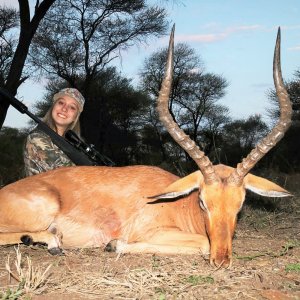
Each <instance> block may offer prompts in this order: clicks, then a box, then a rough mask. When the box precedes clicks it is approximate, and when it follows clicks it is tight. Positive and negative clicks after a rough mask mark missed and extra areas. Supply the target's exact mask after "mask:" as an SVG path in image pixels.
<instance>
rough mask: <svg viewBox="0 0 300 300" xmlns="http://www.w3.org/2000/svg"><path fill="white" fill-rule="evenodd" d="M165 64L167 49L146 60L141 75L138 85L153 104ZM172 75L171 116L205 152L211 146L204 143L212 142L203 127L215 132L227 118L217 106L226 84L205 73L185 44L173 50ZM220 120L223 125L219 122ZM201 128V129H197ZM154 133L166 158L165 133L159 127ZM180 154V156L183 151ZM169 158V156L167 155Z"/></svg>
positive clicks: (194, 54)
mask: <svg viewBox="0 0 300 300" xmlns="http://www.w3.org/2000/svg"><path fill="white" fill-rule="evenodd" d="M166 60H167V49H160V50H159V51H157V52H155V53H154V54H152V55H151V56H150V57H149V58H148V59H146V60H145V62H144V65H143V67H142V70H141V72H140V74H141V85H142V87H143V89H144V90H145V91H146V92H147V93H148V94H149V95H150V96H151V97H152V99H153V101H156V98H157V96H158V93H159V89H160V85H161V82H162V78H163V74H164V68H165V64H166ZM173 74H174V76H173V85H172V91H171V95H170V101H169V109H170V112H171V115H172V116H173V118H174V119H175V120H176V122H177V123H178V125H179V127H181V128H182V129H183V130H185V132H186V133H187V134H189V135H190V137H191V138H192V139H193V140H194V141H195V142H196V143H197V144H200V145H201V147H202V148H205V147H206V145H208V144H211V143H212V141H207V138H209V137H211V138H212V135H208V134H207V135H206V137H204V132H205V130H206V131H207V130H208V128H205V126H210V127H211V128H214V129H215V130H216V126H217V127H219V126H221V125H222V122H225V121H226V120H227V119H228V118H227V117H226V116H227V114H228V110H227V109H226V108H225V107H224V106H221V105H219V104H218V103H217V101H218V100H219V99H220V98H221V97H222V96H224V94H225V88H226V86H227V82H226V80H225V79H224V78H222V77H221V76H218V75H215V74H212V73H206V72H204V68H203V64H202V62H201V59H200V58H199V56H198V55H197V54H196V53H195V51H194V50H193V49H192V48H190V47H189V46H188V45H187V44H184V43H179V44H177V45H176V47H175V50H174V71H173ZM154 107H155V105H153V109H152V111H151V114H150V116H151V118H149V124H150V123H152V124H154V123H155V122H154V121H153V116H155V112H154ZM217 112H220V113H222V116H221V115H220V114H218V118H216V116H217ZM151 119H152V120H151ZM217 119H218V122H216V123H215V126H214V125H213V124H212V123H213V122H214V120H217ZM220 120H222V122H219V121H220ZM200 124H201V126H202V127H200ZM155 126H157V124H156V125H155ZM203 126H204V127H203ZM154 131H155V132H156V133H157V134H158V136H159V137H158V138H159V140H160V141H161V143H163V144H162V145H161V149H163V150H162V157H164V158H165V157H166V147H169V145H168V143H166V137H167V136H168V135H165V132H164V130H163V129H162V128H160V127H156V129H155V130H154ZM170 142H171V143H172V146H171V147H170V149H171V151H172V152H173V154H174V153H175V151H176V150H175V149H176V148H174V143H173V141H171V140H170ZM180 151H181V153H183V152H182V150H180ZM169 155H171V153H170V152H169ZM181 156H182V154H181ZM176 159H178V157H177V158H176ZM186 159H188V157H186Z"/></svg>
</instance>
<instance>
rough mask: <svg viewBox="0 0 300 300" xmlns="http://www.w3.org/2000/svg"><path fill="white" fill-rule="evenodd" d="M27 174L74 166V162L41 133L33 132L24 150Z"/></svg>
mask: <svg viewBox="0 0 300 300" xmlns="http://www.w3.org/2000/svg"><path fill="white" fill-rule="evenodd" d="M24 163H25V174H26V176H31V175H34V174H38V173H42V172H46V171H49V170H53V169H56V168H59V167H67V166H73V165H74V164H73V163H72V161H71V160H70V159H69V158H68V157H67V156H66V155H65V154H64V153H63V152H62V151H61V150H60V149H59V148H58V147H57V146H56V145H54V144H53V143H52V141H51V139H50V137H49V136H48V135H46V134H45V133H44V132H41V131H38V130H36V131H33V132H32V133H30V134H29V135H28V137H27V140H26V143H25V148H24Z"/></svg>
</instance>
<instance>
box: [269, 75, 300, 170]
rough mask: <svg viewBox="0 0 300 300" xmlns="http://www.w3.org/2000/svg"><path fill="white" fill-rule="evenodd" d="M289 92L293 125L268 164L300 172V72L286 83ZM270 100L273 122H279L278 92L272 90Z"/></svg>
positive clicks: (274, 150) (272, 152)
mask: <svg viewBox="0 0 300 300" xmlns="http://www.w3.org/2000/svg"><path fill="white" fill-rule="evenodd" d="M286 88H287V91H288V93H289V95H290V99H291V102H292V108H293V114H292V124H291V127H290V128H289V130H288V131H287V133H286V134H285V136H284V138H283V140H282V141H281V142H280V143H279V145H278V146H277V147H276V148H275V149H273V150H272V151H271V152H270V155H269V156H268V164H269V166H271V167H275V166H276V167H277V168H279V170H281V171H285V172H299V171H300V139H299V136H300V70H297V71H296V72H295V74H294V78H293V79H292V80H290V81H289V82H287V83H286ZM268 98H269V101H270V103H271V108H270V109H268V114H269V116H270V118H271V120H272V122H273V123H274V122H277V120H278V117H279V107H278V100H277V96H276V92H275V91H274V90H270V91H269V92H268Z"/></svg>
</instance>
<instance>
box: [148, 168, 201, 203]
mask: <svg viewBox="0 0 300 300" xmlns="http://www.w3.org/2000/svg"><path fill="white" fill-rule="evenodd" d="M203 181H204V179H203V175H202V173H201V172H200V171H196V172H194V173H191V174H190V175H188V176H185V177H183V178H180V179H178V180H176V181H175V182H173V183H172V184H170V185H169V186H168V187H167V188H166V189H165V190H164V191H163V192H162V193H161V194H159V195H155V196H150V197H148V198H149V199H156V200H160V199H176V198H179V197H183V196H187V195H188V194H190V193H191V192H193V191H195V190H197V189H199V188H200V186H201V185H202V183H203ZM156 200H155V201H153V202H156ZM153 202H148V203H153Z"/></svg>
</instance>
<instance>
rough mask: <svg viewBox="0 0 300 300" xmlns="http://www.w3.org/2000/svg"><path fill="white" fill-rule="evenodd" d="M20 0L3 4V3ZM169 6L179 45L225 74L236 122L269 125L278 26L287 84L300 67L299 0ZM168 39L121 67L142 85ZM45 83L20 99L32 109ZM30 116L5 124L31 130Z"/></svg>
mask: <svg viewBox="0 0 300 300" xmlns="http://www.w3.org/2000/svg"><path fill="white" fill-rule="evenodd" d="M5 2H6V3H7V4H9V5H14V3H15V4H17V0H10V1H8V0H0V4H3V3H5ZM153 2H154V3H155V2H156V3H158V2H159V3H160V4H161V3H164V5H165V7H166V8H167V10H168V12H169V19H170V24H172V23H175V24H176V31H175V43H176V42H186V43H188V44H189V45H190V46H191V47H192V48H194V49H195V51H196V53H197V54H198V55H199V56H200V57H201V59H202V61H203V63H204V66H205V70H206V71H207V72H213V73H215V74H218V75H222V76H224V77H225V78H226V79H227V80H228V82H229V87H228V88H227V94H226V96H225V97H224V98H223V99H222V101H221V103H223V104H225V105H227V106H228V107H229V109H230V112H231V116H232V117H233V118H246V117H248V116H249V115H252V114H261V115H262V116H263V119H264V120H265V121H268V120H267V118H266V114H265V109H266V108H267V107H268V101H267V97H266V92H267V90H268V89H270V88H272V87H273V78H272V60H273V51H274V45H275V40H276V33H277V28H278V26H280V27H281V34H282V37H281V40H282V43H281V62H282V73H283V77H284V79H285V80H291V79H292V78H293V74H294V72H295V71H296V70H299V69H300V19H299V15H300V1H299V0H288V1H282V0H177V1H168V3H165V2H163V1H155V0H153ZM167 43H168V37H163V38H160V39H156V40H152V41H150V42H149V43H148V45H144V46H139V47H138V48H132V49H131V50H129V51H128V52H126V53H122V60H120V61H116V62H115V64H116V65H117V66H118V67H119V68H120V70H121V72H122V73H123V75H126V76H128V77H130V78H132V79H133V82H134V83H136V82H137V79H138V73H139V70H140V68H141V67H142V64H143V61H144V59H145V58H146V57H148V56H149V55H151V54H152V53H153V52H154V51H156V50H157V49H159V48H162V47H166V46H167ZM43 93H44V90H43V85H42V84H41V83H36V82H32V81H28V82H27V83H26V84H25V85H23V86H22V87H21V88H20V90H19V93H18V97H19V98H20V99H22V100H23V101H24V103H25V104H26V105H28V107H29V108H30V107H31V105H32V103H34V102H35V101H37V100H38V99H41V98H42V96H43ZM27 120H28V118H27V117H26V116H23V115H21V114H20V113H18V112H16V111H14V109H13V108H10V109H9V113H8V117H7V119H6V121H5V123H4V125H5V126H17V127H23V126H26V122H27Z"/></svg>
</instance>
